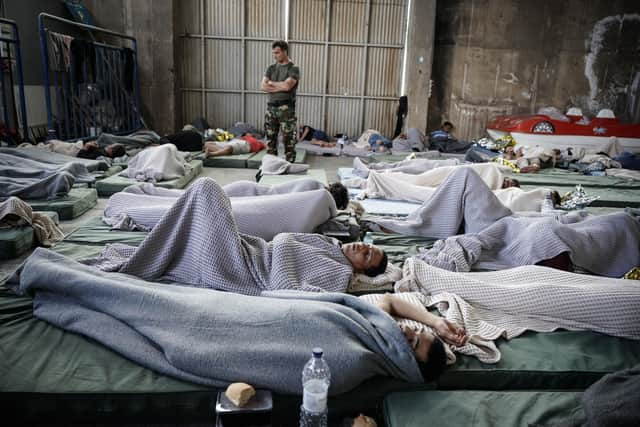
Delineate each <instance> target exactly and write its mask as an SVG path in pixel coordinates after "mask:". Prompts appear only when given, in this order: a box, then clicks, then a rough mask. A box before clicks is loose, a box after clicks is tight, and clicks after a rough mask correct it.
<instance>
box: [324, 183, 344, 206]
mask: <svg viewBox="0 0 640 427" xmlns="http://www.w3.org/2000/svg"><path fill="white" fill-rule="evenodd" d="M327 191H328V192H329V193H331V196H332V197H333V200H335V202H336V207H337V208H338V209H345V208H346V207H347V206H348V205H349V191H348V190H347V187H345V186H344V185H342V184H341V183H339V182H334V183H333V184H331V185H330V186H328V187H327Z"/></svg>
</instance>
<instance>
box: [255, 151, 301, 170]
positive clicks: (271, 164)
mask: <svg viewBox="0 0 640 427" xmlns="http://www.w3.org/2000/svg"><path fill="white" fill-rule="evenodd" d="M308 169H309V165H304V164H300V163H291V162H288V161H286V160H285V159H281V158H280V157H277V156H274V155H272V154H265V155H264V157H263V158H262V164H261V165H260V173H262V175H284V174H295V173H306V172H307V170H308Z"/></svg>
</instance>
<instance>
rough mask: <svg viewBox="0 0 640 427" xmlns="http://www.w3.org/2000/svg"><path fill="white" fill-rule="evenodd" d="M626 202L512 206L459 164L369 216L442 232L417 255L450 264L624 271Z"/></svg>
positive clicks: (405, 230) (628, 223) (638, 250)
mask: <svg viewBox="0 0 640 427" xmlns="http://www.w3.org/2000/svg"><path fill="white" fill-rule="evenodd" d="M639 217H640V216H639V215H638V213H637V212H634V211H633V210H630V209H627V210H625V211H624V212H616V213H611V214H607V215H590V214H589V213H587V212H585V211H572V212H568V213H565V212H554V213H553V215H549V214H546V213H538V212H521V213H516V212H513V211H512V210H511V209H509V208H507V207H506V206H505V205H504V204H503V203H502V202H501V201H500V200H499V199H498V197H497V196H496V195H495V194H494V193H493V192H492V191H491V189H490V188H489V187H488V186H487V184H486V183H485V182H484V181H483V180H482V178H481V177H480V176H479V175H478V173H477V172H476V171H474V170H473V169H471V168H460V169H457V170H455V171H454V172H453V173H451V174H449V175H448V176H447V178H446V179H445V180H444V181H443V182H442V184H441V185H440V186H439V187H438V189H437V190H436V191H435V192H434V193H433V194H432V195H431V196H430V197H429V198H428V199H427V200H425V202H424V203H423V204H422V205H421V206H420V207H418V208H417V209H416V210H415V211H414V212H412V213H411V214H409V215H408V216H407V217H406V218H405V219H394V218H385V217H372V218H369V219H368V221H370V222H372V223H374V224H376V225H377V227H379V229H376V228H375V227H370V228H371V229H373V230H374V231H384V232H392V233H399V234H406V235H417V236H424V237H431V238H437V239H442V240H438V241H437V242H435V243H434V245H433V247H432V248H430V249H426V250H423V251H421V252H420V254H418V255H416V257H417V258H419V259H421V260H422V261H424V262H427V263H428V264H430V265H432V266H435V267H438V268H442V269H445V270H450V271H459V272H467V271H471V270H472V269H484V270H492V271H495V270H501V269H505V268H512V267H518V266H523V265H542V266H547V267H552V268H556V269H560V270H566V271H586V272H589V273H592V274H596V275H600V276H607V277H618V278H619V277H622V276H623V275H624V274H625V273H626V272H627V271H629V269H631V268H633V267H635V266H637V264H638V260H639V259H640V245H639V244H638V242H640V219H639Z"/></svg>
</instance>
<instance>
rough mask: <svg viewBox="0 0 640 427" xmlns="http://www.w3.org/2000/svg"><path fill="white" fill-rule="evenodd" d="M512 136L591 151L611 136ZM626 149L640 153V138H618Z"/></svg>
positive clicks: (527, 141) (524, 141) (518, 140)
mask: <svg viewBox="0 0 640 427" xmlns="http://www.w3.org/2000/svg"><path fill="white" fill-rule="evenodd" d="M487 132H488V133H489V135H491V133H492V132H494V133H495V134H496V135H499V134H498V132H499V133H501V134H503V135H504V134H505V132H502V131H496V130H493V129H492V130H489V129H487ZM511 136H512V137H513V139H514V140H515V141H516V143H517V144H521V145H525V146H529V147H535V146H536V145H539V146H541V147H545V148H558V149H560V150H562V149H566V148H584V149H586V150H589V151H599V150H600V148H601V147H603V146H604V145H605V144H607V143H608V142H609V139H610V138H611V137H609V136H579V135H545V134H539V133H536V134H531V133H521V132H511ZM492 137H493V136H492ZM617 139H618V142H619V143H620V145H621V146H622V148H623V149H624V150H625V151H630V152H632V153H640V138H617Z"/></svg>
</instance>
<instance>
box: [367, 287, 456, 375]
mask: <svg viewBox="0 0 640 427" xmlns="http://www.w3.org/2000/svg"><path fill="white" fill-rule="evenodd" d="M360 298H363V299H364V300H365V301H367V302H369V303H371V304H374V305H375V306H376V307H378V308H379V309H381V310H382V311H384V312H385V313H387V314H389V315H390V316H391V317H393V318H394V320H395V321H396V322H397V324H398V327H399V328H400V330H401V331H402V333H403V334H404V336H405V338H406V339H407V342H408V344H409V347H410V348H411V351H412V352H413V355H414V357H415V358H416V361H417V362H418V367H419V368H420V372H421V373H422V376H423V378H424V380H425V381H433V380H434V379H436V378H437V377H438V376H440V374H442V372H443V371H444V370H445V368H446V366H447V353H446V351H445V347H444V343H445V342H446V343H447V344H449V345H452V346H456V347H460V346H462V345H464V343H465V342H466V341H467V339H468V337H467V333H466V331H465V330H464V328H462V327H460V326H458V325H456V324H455V323H453V322H451V321H449V320H447V319H445V318H443V317H440V316H436V315H434V314H432V313H431V312H429V310H427V309H426V307H425V306H424V305H423V304H422V303H421V302H420V301H417V300H415V299H414V298H413V297H411V296H410V295H402V294H395V293H394V294H392V293H386V294H373V295H363V296H361V297H360Z"/></svg>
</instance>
